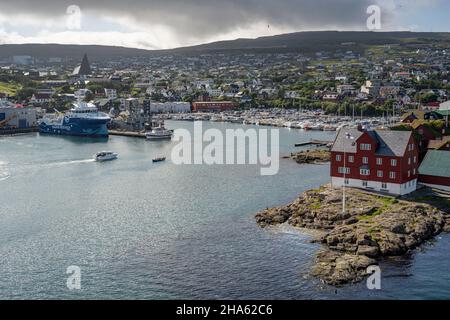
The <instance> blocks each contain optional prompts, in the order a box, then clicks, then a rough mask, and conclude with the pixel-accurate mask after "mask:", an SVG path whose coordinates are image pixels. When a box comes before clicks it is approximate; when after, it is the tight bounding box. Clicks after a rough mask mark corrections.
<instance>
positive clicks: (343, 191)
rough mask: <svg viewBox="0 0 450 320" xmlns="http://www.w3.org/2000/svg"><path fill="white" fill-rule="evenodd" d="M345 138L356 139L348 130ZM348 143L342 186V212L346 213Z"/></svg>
mask: <svg viewBox="0 0 450 320" xmlns="http://www.w3.org/2000/svg"><path fill="white" fill-rule="evenodd" d="M345 139H347V140H355V138H354V137H353V136H352V135H351V134H350V133H348V132H346V133H345ZM352 145H354V142H353V143H352ZM346 146H347V143H344V185H343V187H342V213H345V211H346V210H345V205H346V203H345V202H346V199H345V186H346V182H347V181H346V175H347V152H346V150H347V149H346Z"/></svg>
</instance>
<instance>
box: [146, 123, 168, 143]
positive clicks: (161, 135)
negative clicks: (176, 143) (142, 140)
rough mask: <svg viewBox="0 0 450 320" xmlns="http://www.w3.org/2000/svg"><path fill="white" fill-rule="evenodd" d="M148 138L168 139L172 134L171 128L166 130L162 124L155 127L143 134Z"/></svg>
mask: <svg viewBox="0 0 450 320" xmlns="http://www.w3.org/2000/svg"><path fill="white" fill-rule="evenodd" d="M145 136H146V138H147V139H148V140H170V139H172V136H173V130H167V129H166V128H164V127H163V126H160V127H156V128H154V129H153V130H152V131H150V132H147V133H146V134H145Z"/></svg>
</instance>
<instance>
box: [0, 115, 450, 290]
mask: <svg viewBox="0 0 450 320" xmlns="http://www.w3.org/2000/svg"><path fill="white" fill-rule="evenodd" d="M167 125H168V126H169V127H170V128H173V129H174V128H178V127H183V128H187V129H189V130H192V128H193V124H192V123H185V122H169V123H168V124H167ZM203 125H204V127H205V128H209V127H215V128H219V129H221V130H224V129H226V128H239V127H242V126H239V125H233V124H217V123H204V124H203ZM280 137H281V141H280V149H281V153H282V154H289V153H290V152H291V151H294V150H295V149H294V148H293V145H294V144H295V143H297V142H302V141H308V140H309V139H310V138H318V139H326V140H332V139H333V137H334V134H332V133H305V132H302V131H296V130H287V129H282V130H281V131H280ZM173 146H174V143H173V142H148V141H143V140H139V139H132V138H124V137H111V138H110V139H109V140H103V141H98V140H97V141H95V140H86V139H78V138H64V137H56V136H40V135H38V134H32V135H23V136H16V137H0V298H2V299H55V298H62V299H329V298H331V299H343V298H345V299H366V298H368V299H372V298H391V299H397V298H406V299H420V298H426V299H428V298H450V275H449V273H448V272H447V270H448V261H450V250H448V248H449V245H450V237H449V236H442V237H440V238H439V239H438V240H437V241H436V242H435V243H433V244H429V245H426V246H425V247H424V248H423V250H422V252H418V253H416V254H414V255H413V256H412V257H410V258H407V259H401V260H398V261H392V260H391V261H388V262H385V263H383V264H382V270H383V279H382V286H383V288H382V290H380V291H377V292H371V291H368V290H367V289H366V288H365V285H364V283H362V284H358V285H350V286H346V287H344V288H341V289H338V290H337V292H336V291H335V289H334V288H330V287H327V286H323V285H322V284H321V283H320V282H319V281H317V280H315V279H311V278H310V277H308V272H309V271H310V268H311V266H312V263H313V259H314V255H315V253H316V251H317V250H318V249H320V246H318V245H313V244H310V243H309V240H310V238H311V236H310V235H308V234H306V233H302V232H300V231H298V230H294V229H291V228H289V227H277V228H272V229H266V230H262V229H260V228H259V227H258V226H257V225H256V223H255V220H254V215H255V213H256V212H257V211H259V210H261V209H264V208H266V207H272V206H277V205H282V204H286V203H287V202H289V201H291V200H293V199H295V198H296V197H297V196H298V194H299V193H301V192H302V191H304V190H307V189H309V188H313V187H318V186H319V185H321V184H324V183H326V182H328V180H329V178H328V174H329V167H328V166H327V165H323V166H314V165H311V166H299V165H297V164H296V163H294V162H293V161H291V160H281V168H280V172H279V174H278V175H276V176H267V177H262V176H260V171H259V168H258V167H257V166H236V165H235V166H207V165H195V166H176V165H174V164H172V163H171V161H170V160H168V161H167V162H165V163H159V164H153V163H152V161H151V159H152V158H154V157H156V156H160V155H167V156H169V155H170V152H171V149H172V147H173ZM102 150H112V151H116V152H118V153H119V154H120V159H119V160H117V161H114V162H110V163H95V162H93V161H92V160H91V158H92V155H93V154H94V153H96V152H98V151H102ZM72 265H75V266H79V267H80V268H81V272H82V282H81V284H82V289H81V290H80V291H69V290H68V289H67V287H66V280H67V277H68V275H66V269H67V267H69V266H72Z"/></svg>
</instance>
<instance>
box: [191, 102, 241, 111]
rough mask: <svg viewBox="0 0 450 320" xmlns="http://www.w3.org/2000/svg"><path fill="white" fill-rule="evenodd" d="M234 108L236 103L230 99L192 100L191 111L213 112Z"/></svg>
mask: <svg viewBox="0 0 450 320" xmlns="http://www.w3.org/2000/svg"><path fill="white" fill-rule="evenodd" d="M234 108H236V104H235V103H234V102H230V101H208V102H193V103H192V111H194V112H213V111H226V110H232V109H234Z"/></svg>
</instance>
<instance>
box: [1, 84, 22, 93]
mask: <svg viewBox="0 0 450 320" xmlns="http://www.w3.org/2000/svg"><path fill="white" fill-rule="evenodd" d="M18 90H20V85H18V84H15V83H8V82H0V93H6V94H7V95H9V96H12V95H15V94H16V92H17V91H18Z"/></svg>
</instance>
